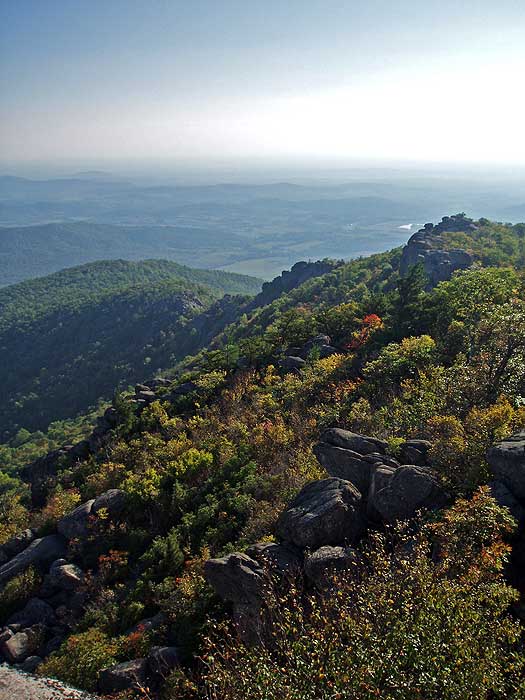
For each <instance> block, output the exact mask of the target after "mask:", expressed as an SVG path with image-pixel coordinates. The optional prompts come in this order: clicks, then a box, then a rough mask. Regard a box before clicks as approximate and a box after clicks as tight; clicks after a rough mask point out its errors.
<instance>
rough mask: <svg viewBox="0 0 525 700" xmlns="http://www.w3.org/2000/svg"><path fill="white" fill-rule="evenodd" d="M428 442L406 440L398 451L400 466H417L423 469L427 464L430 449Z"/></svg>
mask: <svg viewBox="0 0 525 700" xmlns="http://www.w3.org/2000/svg"><path fill="white" fill-rule="evenodd" d="M431 446H432V445H431V444H430V442H429V441H428V440H407V441H406V442H404V443H403V444H402V445H401V447H400V450H399V457H400V459H401V462H402V464H417V465H418V466H421V467H424V466H426V464H427V455H428V451H429V450H430V448H431Z"/></svg>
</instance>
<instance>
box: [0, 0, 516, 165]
mask: <svg viewBox="0 0 525 700" xmlns="http://www.w3.org/2000/svg"><path fill="white" fill-rule="evenodd" d="M0 8H1V16H0V130H1V135H0V157H1V159H2V160H3V161H4V162H12V163H16V162H17V161H20V162H22V161H49V160H51V161H53V160H63V159H71V160H77V161H78V160H85V161H89V160H93V161H97V160H99V161H102V160H104V159H107V160H108V161H111V160H112V159H127V158H132V159H145V158H151V159H190V160H192V159H196V160H207V159H225V160H228V159H238V158H246V159H249V158H258V159H262V160H264V159H309V158H311V159H334V160H338V161H345V160H349V159H353V158H359V159H362V158H379V159H400V158H407V159H411V160H442V161H487V162H489V161H490V162H503V163H505V162H506V163H520V164H522V165H523V164H525V134H524V132H525V126H524V122H525V119H524V115H525V0H362V1H359V2H358V1H357V0H347V1H346V2H342V1H341V2H335V1H333V0H279V1H276V0H259V1H257V2H256V1H255V0H242V1H241V0H188V2H182V1H181V0H0Z"/></svg>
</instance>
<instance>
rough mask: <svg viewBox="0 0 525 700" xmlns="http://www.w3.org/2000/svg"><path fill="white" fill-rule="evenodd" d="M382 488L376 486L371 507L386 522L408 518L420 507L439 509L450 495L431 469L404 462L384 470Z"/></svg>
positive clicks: (421, 508)
mask: <svg viewBox="0 0 525 700" xmlns="http://www.w3.org/2000/svg"><path fill="white" fill-rule="evenodd" d="M383 478H384V482H383V483H382V488H378V489H377V488H376V489H374V493H373V494H372V498H371V507H372V509H373V511H374V512H376V513H379V515H380V516H381V518H382V520H383V521H384V522H385V523H394V522H396V521H397V520H407V519H409V518H411V517H413V516H414V514H415V513H416V512H417V511H419V510H437V509H439V508H443V507H444V506H445V505H446V503H447V500H448V499H447V495H446V493H445V491H444V490H443V488H442V487H441V486H440V484H439V482H438V481H437V479H436V477H435V476H434V475H433V474H432V472H431V471H429V470H428V469H426V468H424V467H417V466H414V465H404V466H401V467H399V468H398V469H392V470H391V471H389V473H384V474H383Z"/></svg>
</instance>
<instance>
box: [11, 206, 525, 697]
mask: <svg viewBox="0 0 525 700" xmlns="http://www.w3.org/2000/svg"><path fill="white" fill-rule="evenodd" d="M524 230H525V227H524V226H523V225H517V226H511V225H502V224H493V223H491V222H488V221H486V220H480V221H472V220H470V219H467V218H466V217H465V216H464V215H456V216H454V217H450V218H448V217H447V218H445V219H444V220H443V221H442V222H441V223H440V224H438V225H437V226H432V225H430V224H429V225H427V226H426V227H425V228H424V229H423V230H422V231H420V232H418V233H417V234H415V235H414V236H413V237H412V239H411V240H410V241H409V243H408V244H407V246H405V247H404V248H403V249H396V250H393V251H390V252H386V253H384V254H380V255H375V256H371V257H369V258H363V259H360V260H355V261H352V262H350V263H345V264H338V265H334V266H330V265H329V263H325V264H326V265H328V268H329V269H328V270H327V271H322V265H321V266H320V267H316V268H315V270H313V271H312V274H314V276H312V277H311V278H310V279H305V270H304V268H303V267H302V266H299V267H298V268H294V269H295V272H294V271H292V273H293V274H292V275H291V277H286V276H283V277H282V278H279V279H278V280H277V281H275V282H274V283H273V284H272V285H268V286H266V287H265V289H264V290H263V291H262V292H261V294H260V295H258V296H257V297H256V298H255V300H251V301H246V303H244V304H240V305H239V307H238V308H237V309H233V308H232V307H231V306H229V307H228V312H227V314H226V317H227V322H226V319H225V318H223V322H222V323H220V324H217V325H216V326H215V330H216V332H215V335H214V337H213V338H212V339H210V340H209V341H208V342H207V343H206V347H205V348H203V349H202V350H200V351H199V352H198V353H196V354H194V355H193V356H191V357H186V358H184V359H183V360H181V361H178V362H176V363H175V364H174V366H173V367H172V368H171V371H170V372H168V373H167V376H168V378H166V377H165V376H164V377H161V378H159V377H157V378H156V379H153V380H148V381H146V382H145V383H142V384H140V385H138V386H137V387H136V388H135V390H134V391H131V392H121V393H118V394H116V395H115V397H114V399H113V402H112V405H111V406H110V407H108V408H104V409H103V410H104V413H103V414H102V415H100V416H99V418H98V420H97V427H96V429H95V430H94V431H93V433H92V434H91V435H90V436H89V438H88V439H84V440H81V441H80V442H77V443H76V444H74V445H68V446H64V447H63V449H61V450H55V451H54V452H52V453H50V454H48V455H47V456H44V457H41V458H40V459H38V460H36V461H34V462H32V463H31V464H28V465H27V466H26V467H25V468H24V469H23V470H21V471H20V473H19V477H20V478H21V479H22V481H20V482H17V481H16V479H11V480H9V481H6V482H5V485H4V486H3V491H2V495H0V517H1V519H2V520H1V524H2V529H1V530H0V532H1V533H2V535H1V536H2V540H3V545H2V547H0V616H1V618H0V622H1V623H3V624H4V627H3V628H2V630H1V631H0V652H1V653H2V654H3V655H4V657H5V659H6V660H7V661H8V662H9V663H20V664H22V667H25V668H32V669H37V672H38V673H41V674H43V675H45V676H52V677H58V678H61V679H63V680H65V681H67V682H68V683H71V684H73V685H78V686H81V687H84V688H88V689H91V690H98V691H99V692H100V693H103V694H113V693H120V692H124V693H131V694H133V693H139V696H140V693H141V692H142V693H144V692H145V691H144V688H148V691H147V693H148V694H149V696H150V697H161V698H162V699H163V700H164V699H165V700H181V699H182V700H196V699H202V700H204V699H206V700H219V699H220V700H244V699H245V698H250V700H252V699H254V700H282V699H283V698H284V699H285V700H329V699H330V700H331V699H333V698H338V699H339V700H372V699H373V698H381V699H382V700H407V699H408V698H414V699H423V698H424V699H425V700H468V699H470V700H475V699H476V700H478V699H479V700H508V699H511V700H523V698H524V697H525V680H524V679H525V653H524V651H523V633H524V628H523V622H522V620H523V619H525V615H524V613H523V609H524V608H523V597H522V596H523V593H525V588H524V586H523V581H524V572H525V561H524V557H523V551H524V545H525V530H524V525H525V432H523V431H525V409H524V406H523V397H524V396H525V276H524V270H523V255H522V241H523V231H524ZM323 264H324V263H323ZM294 280H297V281H299V284H298V286H295V285H294ZM126 303H127V302H126ZM137 303H138V302H137ZM124 306H125V304H124V303H123V305H122V308H121V309H120V308H119V314H122V313H123V308H124ZM112 308H114V306H113V307H112ZM212 308H213V307H212ZM218 308H221V307H220V302H219V307H218ZM163 313H166V310H165V309H164V311H163ZM207 313H208V314H211V315H209V316H208V321H209V320H210V319H212V320H216V318H217V316H216V313H217V310H216V311H212V310H211V309H208V310H207ZM93 320H94V319H93ZM138 322H139V327H140V323H141V319H140V316H139V319H138ZM195 327H196V326H195ZM130 328H131V325H130ZM196 333H197V334H198V333H199V331H198V330H197V331H196ZM126 341H127V343H128V345H129V344H131V343H132V342H133V339H132V334H131V333H130V335H129V336H127V337H126V338H124V339H122V338H119V340H118V343H119V344H120V343H122V342H126ZM152 352H153V350H152ZM140 357H142V355H140ZM79 366H82V365H81V364H80V365H79ZM86 380H87V378H86ZM510 436H513V437H510ZM2 562H5V563H3V564H2ZM24 665H25V666H24ZM141 689H142V690H141Z"/></svg>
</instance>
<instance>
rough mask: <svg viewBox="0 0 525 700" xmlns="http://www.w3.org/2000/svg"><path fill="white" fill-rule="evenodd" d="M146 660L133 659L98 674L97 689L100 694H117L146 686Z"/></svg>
mask: <svg viewBox="0 0 525 700" xmlns="http://www.w3.org/2000/svg"><path fill="white" fill-rule="evenodd" d="M147 665H148V662H147V660H146V659H133V660H132V661H124V662H123V663H121V664H117V665H116V666H112V667H111V668H106V669H104V670H103V671H101V672H100V676H99V679H98V687H99V690H100V692H101V693H104V694H109V693H118V692H120V691H122V690H128V689H132V690H140V689H141V688H144V687H145V686H146V684H147V683H146V671H147Z"/></svg>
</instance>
